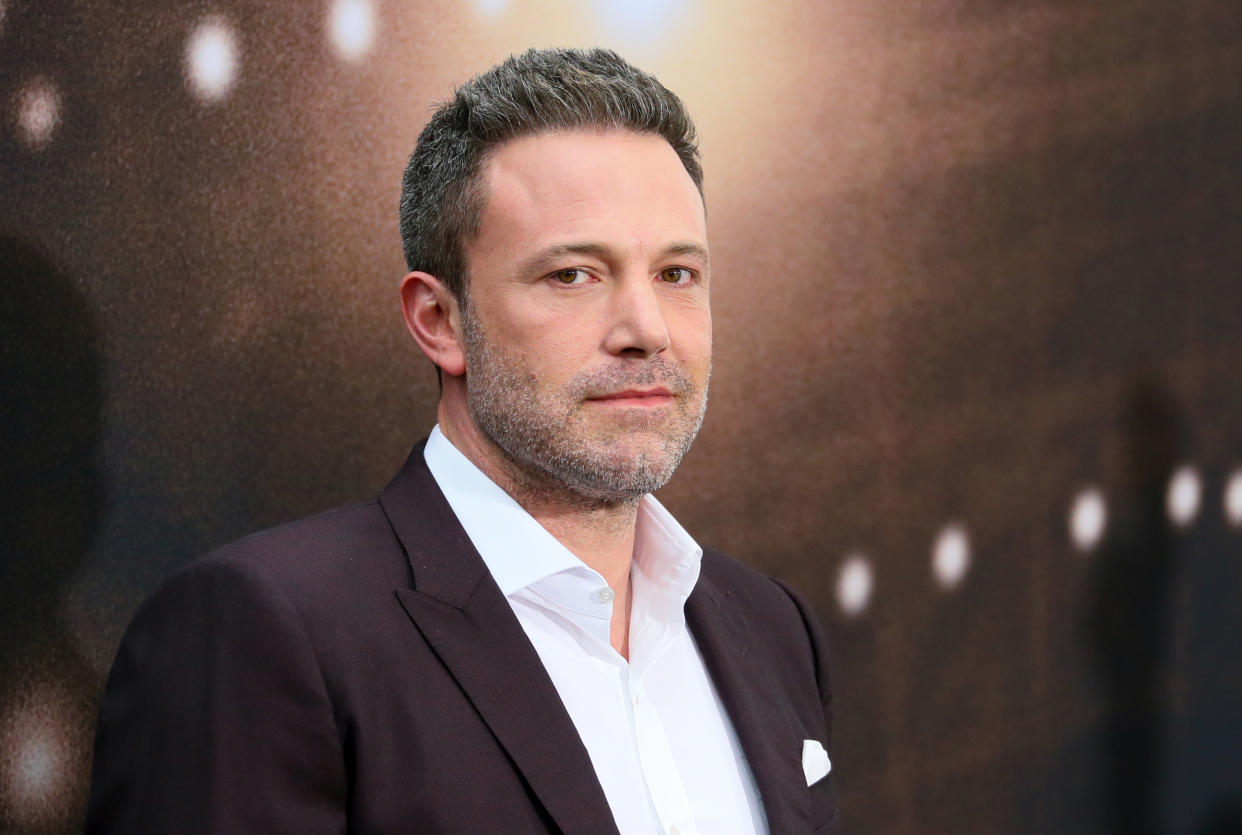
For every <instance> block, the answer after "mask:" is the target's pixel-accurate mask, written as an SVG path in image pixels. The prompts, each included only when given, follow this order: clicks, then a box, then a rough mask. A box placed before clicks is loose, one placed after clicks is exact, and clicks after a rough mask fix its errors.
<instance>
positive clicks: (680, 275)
mask: <svg viewBox="0 0 1242 835" xmlns="http://www.w3.org/2000/svg"><path fill="white" fill-rule="evenodd" d="M660 280H661V281H663V282H664V283H666V284H689V283H690V282H691V281H693V280H694V274H693V273H692V272H690V271H689V270H688V269H686V268H685V267H667V268H665V269H663V270H661V271H660Z"/></svg>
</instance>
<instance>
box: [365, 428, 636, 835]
mask: <svg viewBox="0 0 1242 835" xmlns="http://www.w3.org/2000/svg"><path fill="white" fill-rule="evenodd" d="M380 505H381V506H382V507H383V509H384V512H385V513H386V514H387V516H388V519H389V522H390V523H391V524H392V527H393V530H394V531H395V532H396V534H397V537H398V539H400V541H401V544H402V546H403V547H404V548H405V552H406V556H407V557H408V558H409V561H410V568H411V570H412V571H413V575H414V587H413V588H412V589H409V588H402V589H397V590H396V594H397V597H398V599H399V600H400V602H401V605H402V606H403V607H404V608H405V611H406V612H407V613H408V614H409V616H410V620H412V621H413V622H414V625H415V626H416V627H417V628H418V630H419V631H420V632H421V633H422V634H423V637H424V638H425V639H426V640H427V642H428V643H429V644H430V645H431V647H432V649H433V650H434V651H435V652H436V654H437V655H438V656H439V658H440V660H441V661H442V662H443V664H444V666H445V667H446V668H448V670H449V672H450V673H451V674H452V675H453V677H454V679H456V681H457V683H458V685H459V686H460V687H461V689H462V691H463V692H464V693H465V694H466V697H467V698H468V699H469V700H470V701H471V703H472V704H473V705H474V707H475V709H476V710H477V711H478V713H479V715H480V716H481V717H482V719H483V721H484V722H486V723H487V725H488V727H489V728H490V729H491V731H492V733H493V734H495V736H496V739H497V740H498V741H499V742H500V744H501V745H502V746H503V747H504V749H505V751H506V752H508V754H509V756H510V757H511V758H512V760H513V762H514V764H515V765H516V767H517V769H518V770H519V771H520V772H521V773H522V776H523V777H524V778H525V780H526V782H527V784H528V785H530V787H531V789H532V790H533V791H534V793H535V795H536V796H537V797H538V798H539V800H540V802H541V803H542V804H543V805H544V808H545V809H546V810H547V812H548V814H549V815H550V816H551V817H552V819H553V820H554V821H555V822H556V824H557V826H558V827H560V829H561V830H562V831H563V832H565V833H567V835H573V833H607V832H613V833H615V832H616V831H617V830H616V824H615V823H614V822H613V818H612V812H611V811H610V809H609V807H608V801H607V799H606V798H605V796H604V791H603V789H602V788H601V787H600V785H599V781H598V780H597V779H596V777H595V768H594V766H592V764H591V759H590V756H589V755H588V754H587V751H586V747H585V746H584V745H583V744H582V740H581V739H580V738H579V736H578V732H577V729H575V728H574V725H573V721H572V720H571V719H570V718H569V714H568V712H567V711H566V710H565V707H564V705H563V703H562V702H561V698H560V695H559V694H558V693H557V692H556V687H555V685H553V684H552V680H551V679H550V678H549V677H548V674H547V671H546V670H545V669H544V666H543V662H542V661H540V659H539V654H538V653H537V652H536V651H535V648H534V646H532V645H531V643H530V640H529V639H528V638H527V637H526V633H525V632H524V631H523V630H522V626H521V624H519V623H518V620H517V616H516V615H514V613H513V610H512V609H511V608H510V606H509V603H508V601H507V600H505V598H504V595H503V594H501V591H500V589H499V587H497V585H496V583H495V581H494V580H493V579H492V576H491V574H490V573H489V572H488V570H487V566H486V564H484V562H483V559H482V557H480V556H479V554H478V552H477V551H476V550H475V548H474V546H473V544H472V543H471V542H470V539H469V537H468V536H467V535H466V532H465V530H464V529H463V528H462V527H461V524H460V523H459V522H458V521H457V517H456V516H455V515H454V514H453V510H452V508H451V507H450V506H449V504H448V501H447V500H446V499H445V498H444V494H443V493H441V492H440V488H439V486H438V485H437V484H436V482H435V479H434V478H433V477H432V475H431V472H430V470H428V469H427V465H426V463H425V462H424V460H423V444H421V443H420V444H419V445H418V446H416V447H415V448H414V451H413V453H411V454H410V458H409V460H408V461H407V462H406V465H405V467H404V468H403V469H402V470H401V472H400V473H399V474H398V475H397V477H396V478H395V479H393V481H392V483H391V484H389V485H388V487H386V488H385V489H384V491H383V492H382V493H381V494H380Z"/></svg>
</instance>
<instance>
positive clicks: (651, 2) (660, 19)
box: [594, 0, 685, 39]
mask: <svg viewBox="0 0 1242 835" xmlns="http://www.w3.org/2000/svg"><path fill="white" fill-rule="evenodd" d="M594 5H595V10H596V13H597V14H598V15H599V17H600V20H601V21H602V22H603V24H604V26H605V27H606V28H607V29H608V30H609V31H610V32H617V33H619V34H622V35H627V36H630V37H642V38H645V39H651V38H653V37H658V36H659V35H660V34H661V33H663V32H664V31H665V30H667V29H668V28H669V26H670V25H671V24H672V23H673V21H674V19H675V18H676V17H677V16H678V15H679V13H680V12H681V11H682V7H683V6H684V5H685V2H684V0H595V3H594Z"/></svg>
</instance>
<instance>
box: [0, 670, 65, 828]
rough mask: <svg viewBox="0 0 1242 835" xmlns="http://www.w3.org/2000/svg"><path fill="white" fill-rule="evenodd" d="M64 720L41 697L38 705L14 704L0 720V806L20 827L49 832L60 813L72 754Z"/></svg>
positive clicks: (63, 717)
mask: <svg viewBox="0 0 1242 835" xmlns="http://www.w3.org/2000/svg"><path fill="white" fill-rule="evenodd" d="M32 695H34V696H36V697H44V696H49V695H50V694H49V693H47V692H46V691H43V692H38V691H36V692H35V693H34V694H32ZM67 721H68V717H67V716H66V715H64V714H63V713H62V712H60V711H59V710H58V709H57V708H56V707H54V706H53V704H52V703H51V702H49V701H43V700H40V701H39V702H38V706H37V707H27V708H25V709H22V708H19V709H17V710H15V711H13V712H11V713H9V714H7V715H5V716H4V717H3V718H2V719H0V778H2V779H0V807H5V808H7V809H8V811H9V815H10V816H11V818H12V819H13V822H14V823H16V824H18V825H19V827H22V828H23V830H22V831H25V830H26V829H29V830H31V831H39V832H42V831H45V830H49V827H50V826H51V824H52V823H53V822H54V821H56V820H57V819H58V818H59V817H60V816H61V815H63V814H64V812H65V809H64V803H65V802H66V800H67V798H68V795H67V792H68V790H69V789H70V785H69V781H70V777H71V775H70V760H71V758H72V749H71V748H70V742H69V740H68V739H67V738H66V734H65V725H66V723H67ZM6 831H8V830H6ZM57 831H59V829H57Z"/></svg>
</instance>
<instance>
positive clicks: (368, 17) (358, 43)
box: [330, 0, 375, 61]
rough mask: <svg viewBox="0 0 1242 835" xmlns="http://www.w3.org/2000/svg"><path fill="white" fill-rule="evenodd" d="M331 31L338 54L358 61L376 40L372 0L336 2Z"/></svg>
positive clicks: (337, 0)
mask: <svg viewBox="0 0 1242 835" xmlns="http://www.w3.org/2000/svg"><path fill="white" fill-rule="evenodd" d="M330 29H331V33H332V42H333V43H334V44H335V45H336V51H337V53H338V54H339V55H340V56H341V57H342V58H344V59H345V60H347V61H357V60H358V59H359V58H361V57H362V56H364V55H366V54H367V52H368V51H369V50H370V49H371V43H372V42H373V41H374V40H375V14H374V12H373V11H372V10H371V3H370V0H336V2H335V3H333V4H332V15H331V23H330Z"/></svg>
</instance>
